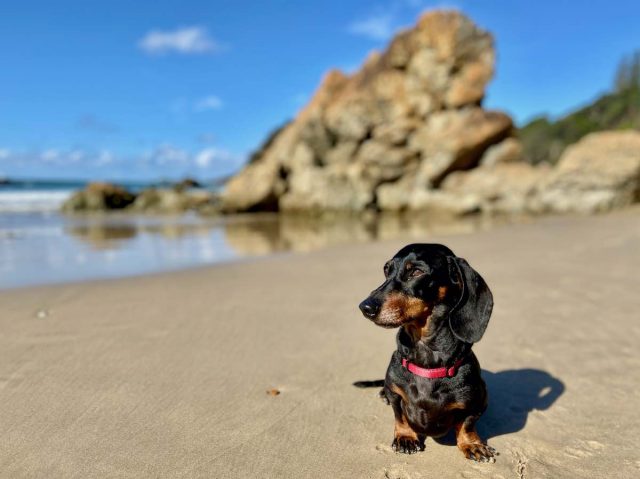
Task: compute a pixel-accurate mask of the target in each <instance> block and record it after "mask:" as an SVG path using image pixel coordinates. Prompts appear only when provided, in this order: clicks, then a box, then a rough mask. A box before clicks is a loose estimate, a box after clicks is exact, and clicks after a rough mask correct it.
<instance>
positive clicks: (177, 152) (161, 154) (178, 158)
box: [142, 144, 189, 165]
mask: <svg viewBox="0 0 640 479" xmlns="http://www.w3.org/2000/svg"><path fill="white" fill-rule="evenodd" d="M142 159H143V160H144V161H146V162H150V163H153V164H155V165H169V164H186V163H188V162H189V153H188V152H186V151H185V150H182V149H180V148H177V147H175V146H173V145H170V144H163V145H160V146H158V147H157V148H156V149H155V150H153V151H152V152H150V153H146V154H145V155H143V156H142Z"/></svg>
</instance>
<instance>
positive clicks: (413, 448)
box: [391, 436, 424, 454]
mask: <svg viewBox="0 0 640 479" xmlns="http://www.w3.org/2000/svg"><path fill="white" fill-rule="evenodd" d="M391 448H392V449H393V450H394V451H395V452H401V453H403V454H415V453H416V452H418V451H424V446H423V445H422V444H420V441H418V440H417V439H414V438H412V437H406V436H397V437H395V438H394V439H393V442H392V443H391Z"/></svg>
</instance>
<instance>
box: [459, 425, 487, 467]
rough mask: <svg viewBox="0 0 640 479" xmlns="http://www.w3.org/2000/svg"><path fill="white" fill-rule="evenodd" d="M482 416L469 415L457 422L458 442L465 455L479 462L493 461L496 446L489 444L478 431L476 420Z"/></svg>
mask: <svg viewBox="0 0 640 479" xmlns="http://www.w3.org/2000/svg"><path fill="white" fill-rule="evenodd" d="M479 418H480V416H468V417H467V418H465V419H464V421H462V422H460V423H458V424H456V426H455V428H456V443H457V445H458V449H460V450H461V451H462V454H464V457H466V458H467V459H472V460H474V461H479V462H491V461H493V460H494V459H493V457H494V455H495V454H496V451H495V449H494V448H492V447H490V446H488V445H487V444H486V443H485V442H484V441H483V440H482V439H480V436H478V433H477V432H476V421H477V420H478V419H479Z"/></svg>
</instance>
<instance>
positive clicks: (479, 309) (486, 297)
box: [447, 256, 493, 343]
mask: <svg viewBox="0 0 640 479" xmlns="http://www.w3.org/2000/svg"><path fill="white" fill-rule="evenodd" d="M447 261H448V262H449V274H450V276H451V280H452V281H453V282H455V283H458V284H459V286H460V289H461V294H460V299H459V300H458V303H457V304H456V305H455V306H454V307H453V309H452V310H451V312H450V313H449V327H450V328H451V331H453V334H454V335H455V336H456V337H457V338H458V339H460V340H462V341H464V342H466V343H477V342H478V341H480V338H482V335H483V334H484V331H485V329H487V325H488V324H489V318H490V317H491V311H492V310H493V295H492V294H491V290H490V289H489V286H487V283H485V281H484V279H482V276H480V275H479V274H478V272H477V271H476V270H475V269H473V268H472V267H471V266H469V263H467V261H466V260H464V259H463V258H458V257H454V256H448V257H447Z"/></svg>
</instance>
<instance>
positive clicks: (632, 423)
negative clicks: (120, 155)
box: [0, 208, 640, 479]
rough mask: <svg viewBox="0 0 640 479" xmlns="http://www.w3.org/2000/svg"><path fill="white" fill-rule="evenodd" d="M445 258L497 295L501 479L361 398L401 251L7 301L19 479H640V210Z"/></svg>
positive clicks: (487, 352)
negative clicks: (378, 300) (383, 284)
mask: <svg viewBox="0 0 640 479" xmlns="http://www.w3.org/2000/svg"><path fill="white" fill-rule="evenodd" d="M428 241H430V242H443V243H445V244H447V245H449V246H450V247H451V248H452V249H453V250H454V251H455V252H456V253H457V254H458V255H460V256H463V257H465V258H467V259H468V260H469V262H470V263H471V264H472V265H473V266H474V267H475V268H476V269H477V270H478V271H480V272H481V273H482V275H483V276H484V277H485V278H486V279H487V282H488V283H489V285H490V286H491V288H492V290H493V294H494V297H495V309H494V315H493V317H492V320H491V323H490V324H489V328H488V331H487V334H486V335H485V337H484V338H483V340H482V341H481V342H480V343H479V344H477V345H476V346H475V347H474V350H475V352H476V354H477V356H478V358H479V360H480V363H481V365H482V367H483V375H484V378H485V380H486V382H487V384H488V388H489V395H490V405H489V410H488V411H487V413H486V414H485V416H484V417H483V418H482V419H481V420H480V423H479V432H480V434H481V435H482V436H484V437H485V438H487V439H488V442H489V444H490V445H491V446H493V447H495V448H496V449H497V450H498V451H499V453H500V455H499V456H498V458H497V462H496V463H495V464H476V463H474V462H471V461H468V460H465V459H464V458H463V456H462V454H461V453H460V452H459V451H458V450H457V448H456V447H455V446H454V445H451V444H438V443H436V442H434V441H433V440H427V444H426V450H425V451H424V452H423V453H420V454H417V455H412V456H405V455H399V454H395V453H394V452H392V450H391V448H390V443H391V440H392V431H393V415H392V412H391V409H390V408H389V407H388V406H386V405H384V404H383V403H382V402H381V401H380V400H379V399H378V398H377V397H376V395H377V392H378V391H377V389H368V390H362V389H357V388H355V387H353V386H352V383H353V382H354V381H357V380H364V379H380V378H382V377H383V375H384V371H385V368H386V365H387V363H388V359H389V356H390V354H391V352H392V351H393V349H394V347H395V345H394V344H395V343H394V336H395V335H394V332H392V331H389V330H383V329H381V328H377V327H375V326H374V325H373V324H371V323H370V322H369V321H367V320H365V319H364V318H363V317H362V316H361V315H360V313H359V311H358V309H357V305H358V303H359V301H360V300H361V299H363V298H364V297H365V296H366V295H367V294H368V292H369V291H370V290H371V289H373V288H374V287H375V286H377V285H378V284H379V282H380V281H381V279H382V265H383V263H384V261H385V260H386V259H388V258H389V257H390V256H391V255H392V254H393V253H395V251H396V250H397V249H399V248H400V247H401V246H403V244H404V243H403V242H402V241H397V240H394V241H382V242H375V243H367V244H357V245H350V246H334V247H330V248H327V249H324V250H321V251H316V252H312V253H307V254H281V255H277V256H271V257H267V258H262V259H257V260H253V261H245V262H239V263H232V264H224V265H218V266H214V267H207V268H201V269H192V270H188V271H183V272H174V273H165V274H159V275H153V276H146V277H137V278H126V279H116V280H104V281H97V282H87V283H84V284H66V285H56V286H49V287H37V288H27V289H18V290H13V291H4V292H1V293H0V311H1V312H2V313H1V315H0V331H1V333H0V401H1V403H2V407H1V408H0V431H2V433H1V435H0V477H7V478H23V477H25V478H54V477H65V478H72V477H77V478H89V477H208V478H235V477H257V478H278V477H284V478H301V477H309V478H318V477H319V478H358V477H363V478H394V479H395V478H402V479H405V478H427V477H438V478H473V477H479V478H483V477H492V478H507V477H516V478H536V477H550V478H575V477H611V476H612V475H615V476H616V477H618V478H632V477H638V476H639V475H640V460H639V455H638V450H637V445H636V444H635V439H636V437H637V435H638V432H639V431H640V418H639V416H638V413H637V403H638V401H639V400H640V352H639V351H638V341H639V339H640V325H639V323H638V319H639V317H638V305H639V296H638V291H639V290H640V275H639V274H638V271H639V270H640V247H639V246H640V210H639V209H637V208H634V209H629V210H625V211H622V212H619V213H614V214H610V215H606V216H597V217H565V218H560V217H555V218H545V219H541V220H539V221H536V222H533V223H531V224H522V225H509V226H502V227H498V228H495V229H493V230H491V231H486V232H479V233H474V234H470V235H457V236H440V237H430V238H428ZM271 388H277V389H278V390H279V391H280V394H279V395H277V396H272V395H269V394H267V393H266V391H267V390H269V389H271Z"/></svg>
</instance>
